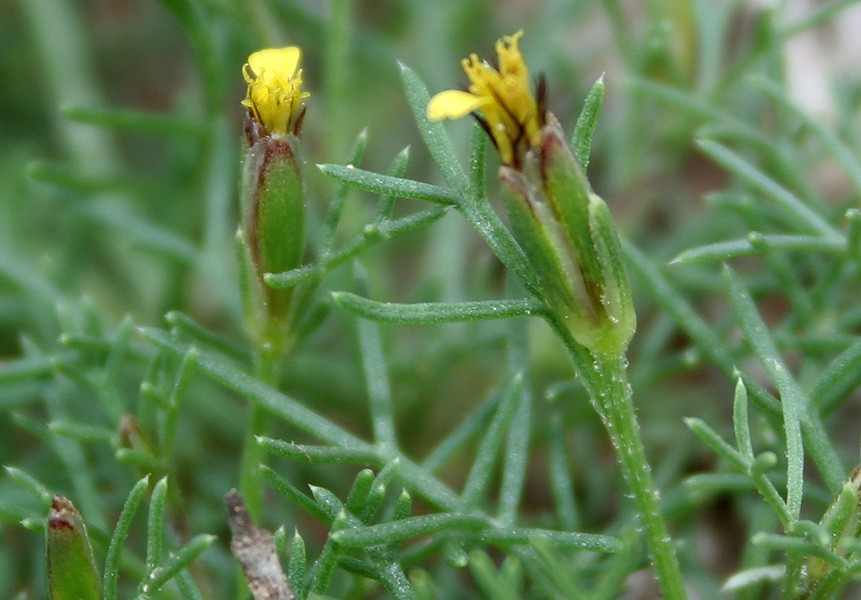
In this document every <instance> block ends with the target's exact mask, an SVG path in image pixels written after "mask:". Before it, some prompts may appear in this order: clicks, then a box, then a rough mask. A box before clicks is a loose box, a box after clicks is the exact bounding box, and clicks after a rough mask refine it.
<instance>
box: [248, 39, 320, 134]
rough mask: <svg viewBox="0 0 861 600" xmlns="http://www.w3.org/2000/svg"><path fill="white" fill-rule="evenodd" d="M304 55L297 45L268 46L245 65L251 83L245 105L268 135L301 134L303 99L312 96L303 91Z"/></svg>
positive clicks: (253, 55) (250, 57)
mask: <svg viewBox="0 0 861 600" xmlns="http://www.w3.org/2000/svg"><path fill="white" fill-rule="evenodd" d="M301 58H302V51H301V50H299V48H298V47H296V46H288V47H286V48H267V49H266V50H260V51H258V52H255V53H254V54H252V55H251V56H249V57H248V62H247V63H245V64H244V65H242V76H243V77H244V78H245V82H246V83H247V84H248V94H247V95H246V96H245V100H243V101H242V105H243V106H245V107H247V108H248V110H249V112H250V113H251V116H252V117H253V118H254V120H255V121H257V123H258V124H259V125H262V126H263V129H264V131H265V133H266V134H267V135H272V134H276V133H277V134H281V135H286V134H288V133H298V125H300V124H301V110H300V109H301V108H302V101H303V100H304V99H305V98H307V97H309V96H310V95H311V94H309V93H308V92H304V91H302V69H300V68H299V61H300V60H301Z"/></svg>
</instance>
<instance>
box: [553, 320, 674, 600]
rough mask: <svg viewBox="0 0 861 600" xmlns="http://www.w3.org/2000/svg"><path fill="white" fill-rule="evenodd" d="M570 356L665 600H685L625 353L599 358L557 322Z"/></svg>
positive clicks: (558, 330) (557, 327) (598, 355)
mask: <svg viewBox="0 0 861 600" xmlns="http://www.w3.org/2000/svg"><path fill="white" fill-rule="evenodd" d="M553 325H554V328H555V329H556V330H557V332H558V333H559V334H560V336H561V337H562V339H563V342H564V343H565V345H566V347H567V348H568V350H569V351H570V353H571V357H572V359H573V361H574V365H575V369H576V371H577V374H578V376H579V377H580V378H581V380H582V381H583V383H584V385H585V386H586V388H587V391H588V392H589V396H590V397H591V400H592V404H593V406H594V407H595V410H596V411H597V412H598V414H599V416H600V417H601V421H602V422H603V424H604V428H605V429H606V430H607V434H608V435H609V436H610V440H611V441H612V443H613V447H614V448H615V449H616V454H617V456H618V459H619V464H620V465H621V467H622V474H623V476H624V478H625V482H626V483H627V485H628V489H629V491H630V492H631V495H632V497H633V500H634V503H635V505H636V507H637V512H638V514H639V519H640V526H641V528H642V531H643V535H644V537H645V541H646V546H647V548H648V550H649V555H650V556H651V558H652V565H653V566H654V569H655V577H656V578H657V580H658V584H659V586H660V588H661V592H662V597H663V598H664V599H665V600H683V599H684V598H686V595H685V589H684V582H683V579H682V574H681V570H680V568H679V561H678V558H677V557H676V553H675V549H674V548H673V543H672V539H671V538H670V535H669V531H668V529H667V524H666V522H665V521H664V516H663V514H662V513H661V499H660V494H659V493H658V489H657V487H656V486H655V482H654V480H653V479H652V472H651V468H650V467H649V462H648V459H647V458H646V451H645V448H644V447H643V440H642V438H641V437H640V426H639V424H638V423H637V415H636V413H635V412H634V403H633V399H632V394H631V386H630V385H629V384H628V374H627V359H626V358H625V355H624V354H619V355H612V356H611V355H600V354H596V353H592V352H590V351H589V350H587V349H586V348H584V347H583V346H580V345H579V344H577V342H575V341H574V339H573V338H572V337H571V335H570V333H568V330H567V328H566V327H565V326H564V325H562V324H561V323H558V322H556V323H553Z"/></svg>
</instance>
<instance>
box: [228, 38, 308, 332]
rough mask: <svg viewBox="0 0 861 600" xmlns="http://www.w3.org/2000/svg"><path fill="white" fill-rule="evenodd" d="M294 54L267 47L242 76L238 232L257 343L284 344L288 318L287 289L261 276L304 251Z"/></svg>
mask: <svg viewBox="0 0 861 600" xmlns="http://www.w3.org/2000/svg"><path fill="white" fill-rule="evenodd" d="M300 58H301V52H300V50H299V49H298V48H296V47H295V46H291V47H287V48H270V49H266V50H261V51H259V52H255V53H254V54H252V55H251V56H250V57H249V58H248V63H246V64H245V66H244V67H243V70H242V73H243V76H244V78H245V81H246V82H247V83H248V93H247V95H246V98H245V100H243V102H242V104H243V106H245V107H246V108H247V109H248V114H247V115H246V118H245V134H246V138H247V141H248V148H247V150H246V153H245V158H244V160H243V167H242V180H241V185H240V201H241V223H240V227H239V232H238V242H239V247H240V267H241V269H242V271H243V273H242V278H241V279H242V286H243V292H244V293H243V296H244V300H245V313H246V322H247V327H248V329H249V333H250V335H251V337H252V338H254V339H255V341H257V342H258V343H260V344H264V343H268V344H274V345H278V346H280V347H285V340H284V337H285V335H287V334H289V331H287V330H289V329H290V327H291V323H293V321H294V317H295V315H293V314H292V311H291V309H292V302H291V301H292V298H293V290H292V289H274V288H270V287H268V286H266V285H265V284H264V282H263V275H264V274H265V273H281V272H284V271H289V270H291V269H295V268H297V267H299V266H300V265H301V261H302V257H303V253H304V249H305V189H304V184H303V181H302V172H301V169H300V165H299V161H298V160H297V147H298V144H299V138H298V135H299V133H300V130H301V125H302V119H303V116H304V113H305V105H304V103H303V100H304V99H305V98H307V97H308V93H307V92H304V91H302V89H301V84H302V70H301V69H300V68H299V61H300Z"/></svg>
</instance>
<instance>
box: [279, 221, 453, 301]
mask: <svg viewBox="0 0 861 600" xmlns="http://www.w3.org/2000/svg"><path fill="white" fill-rule="evenodd" d="M447 211H448V209H447V208H444V207H441V206H436V207H433V208H430V209H427V210H423V211H419V212H417V213H413V214H411V215H407V216H406V217H401V218H399V219H394V220H391V221H389V220H383V221H380V222H377V223H371V224H368V225H365V227H364V228H363V230H362V233H361V234H359V235H358V236H357V237H356V238H355V239H354V240H353V241H352V242H351V243H350V244H348V245H347V246H346V247H344V248H342V249H341V250H339V251H337V252H334V253H332V254H329V255H326V256H324V257H321V258H320V262H319V263H317V264H315V265H309V266H305V267H300V268H298V269H293V270H292V271H287V272H286V273H266V274H265V275H264V277H263V281H264V282H265V283H266V285H269V286H271V287H275V288H287V287H291V286H295V285H298V284H300V283H303V282H305V281H309V280H316V279H319V278H321V277H322V276H323V275H325V274H326V273H327V272H329V271H331V270H332V269H334V268H335V267H337V266H338V265H340V264H342V263H345V262H347V261H348V260H350V259H351V258H353V257H355V256H356V255H357V254H359V253H360V252H362V251H364V250H367V249H368V248H371V247H372V246H374V245H376V244H379V243H381V242H384V241H387V240H393V239H395V238H398V237H400V236H402V235H404V234H407V233H411V232H413V231H416V230H418V229H421V228H422V227H425V226H427V225H430V224H431V223H433V222H435V221H437V220H439V219H440V218H442V217H443V216H445V215H446V213H447Z"/></svg>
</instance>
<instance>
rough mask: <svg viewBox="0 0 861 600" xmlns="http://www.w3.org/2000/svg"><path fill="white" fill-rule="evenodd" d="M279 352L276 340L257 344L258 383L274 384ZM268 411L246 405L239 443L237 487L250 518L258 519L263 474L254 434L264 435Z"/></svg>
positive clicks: (257, 404) (260, 509)
mask: <svg viewBox="0 0 861 600" xmlns="http://www.w3.org/2000/svg"><path fill="white" fill-rule="evenodd" d="M280 356H281V348H280V344H277V343H269V344H266V343H264V344H261V347H260V348H258V350H257V356H256V357H255V368H254V376H255V378H256V379H257V380H258V381H260V382H261V383H263V384H265V385H268V386H270V387H272V388H277V387H278V361H279V358H280ZM267 421H268V411H267V410H266V408H265V407H264V406H263V405H262V404H260V403H259V402H252V403H251V406H249V413H248V423H247V425H246V428H245V439H244V440H243V443H242V462H241V463H240V466H239V488H240V490H242V497H243V498H244V499H245V505H246V507H247V508H248V512H249V514H251V516H252V518H254V519H255V520H257V521H259V519H260V517H261V513H262V510H263V500H262V490H263V476H262V474H261V472H260V464H261V463H262V462H263V455H264V450H263V448H261V446H260V444H258V443H257V438H258V436H261V435H265V433H266V423H267Z"/></svg>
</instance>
